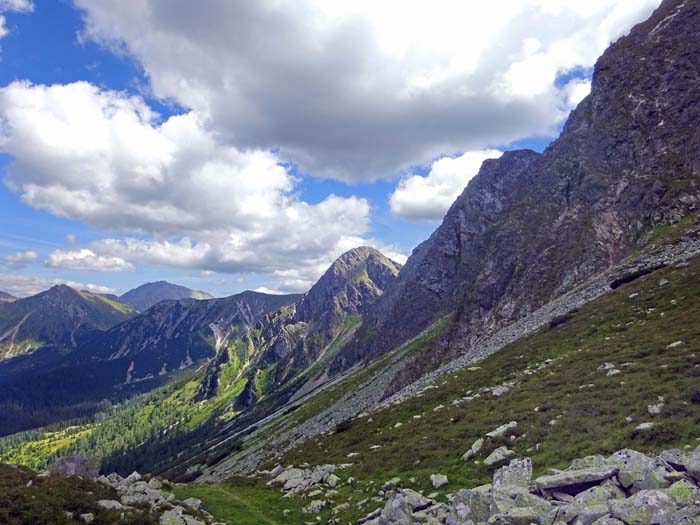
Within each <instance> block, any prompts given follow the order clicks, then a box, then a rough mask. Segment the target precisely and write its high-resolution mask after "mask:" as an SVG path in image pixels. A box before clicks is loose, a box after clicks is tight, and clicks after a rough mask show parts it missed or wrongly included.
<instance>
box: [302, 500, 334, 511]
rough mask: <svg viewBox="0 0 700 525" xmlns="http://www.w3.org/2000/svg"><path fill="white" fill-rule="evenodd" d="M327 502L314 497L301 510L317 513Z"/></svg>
mask: <svg viewBox="0 0 700 525" xmlns="http://www.w3.org/2000/svg"><path fill="white" fill-rule="evenodd" d="M327 504H328V502H327V501H325V500H320V499H315V500H313V501H312V502H311V503H309V504H308V505H307V506H306V507H303V508H302V509H301V511H302V512H303V513H304V514H318V513H319V512H321V511H322V510H323V509H324V508H325V507H326V505H327Z"/></svg>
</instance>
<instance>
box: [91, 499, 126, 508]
mask: <svg viewBox="0 0 700 525" xmlns="http://www.w3.org/2000/svg"><path fill="white" fill-rule="evenodd" d="M97 506H98V507H100V508H101V509H105V510H123V509H124V505H122V504H121V503H120V502H118V501H116V500H113V499H101V500H99V501H98V502H97Z"/></svg>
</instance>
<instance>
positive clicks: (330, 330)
mask: <svg viewBox="0 0 700 525" xmlns="http://www.w3.org/2000/svg"><path fill="white" fill-rule="evenodd" d="M400 269H401V265H399V264H398V263H396V262H394V261H392V260H391V259H389V258H388V257H386V256H384V255H382V254H381V253H380V252H379V251H377V250H375V249H374V248H370V247H367V246H361V247H359V248H355V249H353V250H350V251H348V252H346V253H344V254H343V255H341V256H340V257H339V258H338V259H337V260H336V261H335V262H334V263H333V264H332V265H331V266H330V268H328V270H327V271H326V272H325V273H324V274H323V276H321V278H320V279H319V280H318V281H317V282H316V284H314V286H313V287H312V288H311V289H310V290H309V291H308V293H306V294H305V295H304V296H303V297H301V298H300V299H299V300H298V301H297V302H296V303H295V304H293V305H290V306H288V307H286V308H281V309H279V310H277V311H275V312H273V313H271V314H269V315H267V316H265V317H264V318H263V319H261V320H260V322H259V323H258V324H257V325H256V327H255V330H256V332H257V334H258V335H257V336H255V337H254V338H253V340H252V345H253V346H254V347H255V348H256V349H257V351H258V352H259V355H258V357H257V358H256V364H255V366H254V367H253V368H252V369H251V372H250V373H249V375H250V379H249V381H248V385H246V389H245V390H244V391H243V393H242V394H241V396H242V397H241V398H240V399H238V400H236V401H235V405H236V406H237V407H244V406H249V405H250V404H251V401H252V402H254V401H255V399H256V398H255V392H254V391H253V383H254V382H255V374H256V373H257V372H258V371H261V370H263V369H270V370H272V373H271V374H268V379H267V380H268V381H269V382H270V384H274V385H280V384H283V383H285V382H286V381H288V380H289V379H290V378H291V377H293V376H294V375H295V374H296V373H297V372H298V371H300V370H303V369H305V368H306V367H308V366H309V365H311V364H313V363H314V362H316V361H317V360H318V359H319V358H320V357H321V356H322V355H323V352H324V351H326V350H327V349H328V346H329V345H330V344H331V343H332V342H333V341H334V339H335V338H336V337H338V336H339V335H340V334H341V332H342V331H343V329H344V328H345V327H346V326H347V322H348V320H350V319H351V318H352V317H356V318H359V317H361V316H364V314H365V313H366V312H367V310H368V309H369V308H370V307H371V305H372V304H374V302H375V301H376V300H377V299H378V298H379V297H380V296H381V295H382V294H383V293H384V291H385V290H387V289H388V288H390V286H391V285H392V284H393V283H394V282H395V281H396V279H397V275H398V273H399V270H400Z"/></svg>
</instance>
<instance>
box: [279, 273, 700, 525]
mask: <svg viewBox="0 0 700 525" xmlns="http://www.w3.org/2000/svg"><path fill="white" fill-rule="evenodd" d="M661 279H667V280H668V281H669V284H667V285H665V286H660V284H659V282H660V280H661ZM633 294H639V295H638V296H633V297H630V296H631V295H633ZM698 319H700V261H698V260H693V261H692V262H691V265H690V266H689V267H687V268H665V269H663V270H659V271H657V272H654V273H653V274H650V275H647V276H644V277H642V278H640V279H638V280H636V281H633V282H631V283H628V284H626V285H623V286H621V287H620V288H618V289H617V290H615V291H613V292H611V293H609V294H607V295H606V296H604V297H602V298H600V299H598V300H596V301H594V302H592V303H590V304H588V305H587V306H585V307H584V308H582V309H581V310H580V311H579V312H577V313H574V314H572V315H571V316H570V319H569V320H568V321H566V322H565V323H563V324H561V325H559V326H557V327H556V328H549V327H546V328H543V329H542V330H540V331H539V332H537V333H536V334H533V335H531V336H529V337H526V338H524V339H521V340H519V341H516V342H515V343H513V344H510V345H508V346H507V347H506V348H504V349H503V350H502V351H500V352H498V353H497V354H494V355H493V356H491V357H489V358H487V359H485V360H484V361H482V362H480V363H478V364H477V366H478V367H479V368H478V369H474V370H471V371H470V370H467V369H464V370H460V371H458V372H455V373H452V374H450V375H448V376H446V377H444V378H442V379H441V380H440V381H439V382H438V383H437V387H438V388H435V389H429V390H427V391H426V392H425V393H423V394H422V395H421V396H420V397H415V398H412V399H410V400H407V401H405V402H403V403H401V404H399V405H396V406H393V407H391V408H388V409H385V410H381V411H379V412H376V413H374V414H371V415H370V416H369V417H363V418H359V419H355V420H353V421H352V422H351V424H350V425H349V428H347V429H345V430H344V431H343V432H340V433H334V434H331V435H327V436H319V437H317V438H315V439H311V440H308V441H307V442H306V443H304V444H303V445H301V446H300V447H297V448H296V449H293V450H291V451H289V452H288V453H287V454H286V455H285V456H284V457H283V459H282V461H281V463H282V464H289V463H297V464H298V463H302V462H309V463H311V464H321V463H336V464H338V463H344V462H348V461H353V462H354V466H353V467H352V469H351V470H350V471H349V472H348V475H353V476H355V477H357V478H358V479H359V480H360V482H361V483H362V482H369V481H375V482H382V481H385V480H386V479H389V478H391V477H393V476H399V477H401V478H403V479H408V478H411V477H415V478H416V485H415V486H416V487H417V488H419V489H425V490H426V491H432V489H431V488H430V486H429V475H430V474H433V473H436V472H440V473H443V474H446V475H447V476H448V477H449V478H450V480H451V483H450V484H449V485H448V486H447V487H446V488H445V489H444V491H442V492H443V494H444V493H447V492H450V491H454V490H455V489H456V488H458V487H469V486H474V485H477V484H481V483H484V482H487V481H489V480H490V478H491V476H492V473H493V469H491V468H487V467H485V466H484V465H483V463H475V462H468V463H464V462H462V461H461V460H460V456H461V455H462V454H463V453H464V452H465V451H466V449H467V448H468V447H469V446H470V445H471V443H472V442H473V441H474V440H475V439H476V438H478V437H480V436H483V435H484V434H485V433H486V432H488V431H490V430H492V429H494V428H495V427H497V426H499V425H501V424H502V423H505V422H508V421H510V420H516V421H518V423H519V426H518V429H517V431H516V435H517V439H516V440H515V441H513V442H510V441H509V440H508V442H507V444H508V445H509V446H510V447H511V448H513V449H514V450H515V451H516V452H517V453H519V454H522V455H528V456H530V457H532V458H533V462H534V465H535V469H536V471H537V473H541V472H543V471H544V470H546V469H548V468H552V467H554V468H562V467H565V466H567V465H568V464H569V463H570V461H571V460H572V459H575V458H579V457H584V456H586V455H589V454H595V453H598V454H610V453H612V452H614V451H616V450H619V449H621V448H624V447H631V448H635V449H637V450H641V451H645V452H650V453H651V452H658V451H660V450H663V449H665V448H672V447H674V446H683V445H691V446H695V445H696V444H698V442H697V441H696V440H697V438H698V437H700V405H698V404H695V403H693V402H692V399H693V394H694V392H696V390H698V389H700V381H699V379H700V343H699V341H700V339H699V338H700V323H698ZM676 341H683V344H681V345H678V346H675V347H669V345H670V344H672V343H674V342H676ZM546 359H554V362H553V363H552V364H551V365H549V366H548V367H546V368H544V369H543V370H541V371H539V372H535V373H533V374H532V375H529V376H521V375H520V374H522V372H523V371H524V370H526V369H527V368H534V367H536V366H537V365H538V364H541V363H543V362H544V361H545V360H546ZM605 362H611V363H614V364H615V365H616V366H617V367H618V368H619V369H620V370H622V373H621V374H619V375H616V376H612V377H608V376H607V375H606V372H605V371H599V370H598V367H599V366H600V365H601V364H603V363H605ZM625 363H633V364H629V365H627V366H622V365H623V364H625ZM516 377H520V379H519V380H520V381H521V383H520V384H519V385H518V386H516V387H514V388H513V389H512V390H510V391H509V392H508V393H506V394H505V395H503V396H502V397H501V398H499V399H495V398H493V397H491V396H490V395H483V396H481V397H479V398H477V399H474V400H472V401H462V402H460V404H458V405H452V402H453V401H454V400H456V399H460V398H462V397H465V396H466V395H467V393H468V392H471V393H476V392H477V391H478V390H479V389H480V388H481V387H492V386H496V385H498V384H500V383H502V382H503V381H507V380H511V379H513V378H516ZM588 384H594V385H595V386H594V387H590V388H589V387H584V388H580V387H582V386H583V385H588ZM659 396H663V397H664V398H665V400H666V401H665V402H666V406H665V407H664V410H663V411H662V413H661V414H660V415H658V416H650V415H649V414H648V412H647V406H648V405H650V404H654V403H656V402H657V399H658V397H659ZM440 405H443V408H441V409H438V410H437V411H435V410H434V409H435V408H436V407H438V406H440ZM414 416H420V418H418V419H415V418H414ZM628 416H629V417H631V418H632V421H630V422H628V421H626V419H625V418H626V417H628ZM553 420H555V421H557V423H556V424H554V425H551V424H550V421H553ZM645 421H653V422H654V423H655V425H656V426H655V428H654V430H652V431H649V432H641V433H640V432H636V431H635V427H636V426H637V425H638V424H639V423H642V422H645ZM396 423H401V426H400V427H399V428H394V427H395V425H396ZM501 444H504V443H503V442H492V443H489V444H488V445H487V447H486V449H485V450H484V452H483V454H482V455H485V454H488V453H489V452H490V451H491V450H492V449H494V448H495V447H497V446H499V445H501ZM372 445H380V446H381V448H379V449H376V450H370V446H372ZM538 445H539V446H538ZM351 452H356V453H360V456H358V457H355V458H353V459H351V460H348V459H347V454H349V453H351ZM343 518H344V519H345V516H343Z"/></svg>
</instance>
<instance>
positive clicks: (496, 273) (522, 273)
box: [333, 0, 700, 381]
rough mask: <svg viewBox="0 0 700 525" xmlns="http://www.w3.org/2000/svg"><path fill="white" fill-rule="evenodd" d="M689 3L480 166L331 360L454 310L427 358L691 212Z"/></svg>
mask: <svg viewBox="0 0 700 525" xmlns="http://www.w3.org/2000/svg"><path fill="white" fill-rule="evenodd" d="M699 10H700V6H698V4H697V2H690V1H688V2H682V1H676V0H674V1H666V2H663V3H662V5H661V6H660V7H659V8H658V9H657V11H656V12H655V13H654V15H653V16H652V17H651V18H650V19H649V20H648V21H646V22H644V23H642V24H639V25H637V26H636V27H635V28H633V29H632V31H631V32H630V34H629V35H628V36H625V37H622V38H621V39H620V40H618V41H617V42H615V43H613V44H612V45H611V46H610V47H609V48H608V50H607V51H606V52H605V53H604V54H603V55H602V56H601V57H600V59H599V60H598V62H597V63H596V66H595V70H594V74H593V82H592V88H591V93H590V95H589V96H588V97H586V98H585V99H584V100H583V101H582V102H581V103H580V104H579V105H578V107H577V108H576V109H575V110H574V111H573V112H572V113H571V115H570V116H569V118H568V120H567V122H566V124H565V126H564V129H563V131H562V134H561V136H560V137H559V139H557V140H556V141H555V142H554V143H552V144H551V145H550V146H549V147H548V148H547V149H546V150H545V151H544V153H542V154H538V153H535V152H532V151H510V152H506V153H505V154H504V155H503V156H502V157H501V158H500V159H497V160H487V161H486V162H484V164H483V166H482V168H481V170H480V172H479V174H478V175H477V176H476V177H475V178H474V179H473V180H472V181H471V182H470V183H469V185H468V186H467V187H466V188H465V190H464V192H463V193H462V195H461V196H460V197H459V198H458V199H457V201H456V202H455V203H454V204H453V205H452V207H451V208H450V210H449V211H448V212H447V214H446V216H445V219H444V221H443V223H442V224H441V225H440V227H439V228H438V229H437V230H436V231H435V233H433V235H432V236H431V237H430V238H429V239H428V240H427V241H425V242H424V243H422V244H421V245H419V246H418V247H417V248H416V249H415V250H414V252H413V254H412V255H411V257H409V259H408V261H407V263H406V265H405V267H404V269H403V270H402V272H401V274H400V275H399V279H398V281H397V283H396V285H395V286H392V287H391V289H390V290H388V291H387V293H386V294H384V295H383V296H382V298H381V299H380V300H379V301H377V303H376V304H375V305H374V306H373V307H372V308H371V309H370V311H369V312H368V314H367V316H366V319H365V322H364V323H363V326H362V327H361V328H360V330H359V331H358V333H357V336H356V339H355V342H354V344H350V345H348V346H347V347H346V348H344V349H343V350H342V352H341V353H340V355H339V356H338V358H337V359H336V361H335V363H334V365H333V370H334V371H339V370H343V369H346V368H348V367H351V366H353V365H354V364H355V363H357V362H358V361H367V360H370V359H372V358H374V357H376V356H377V355H380V354H382V353H384V352H387V351H389V350H391V349H392V348H395V347H396V345H397V344H400V343H403V342H405V341H407V340H409V339H411V338H413V337H415V336H416V335H417V334H418V333H419V332H420V331H422V330H424V329H425V328H426V327H428V326H430V325H431V324H432V323H434V322H435V321H436V320H438V319H440V318H441V317H443V316H445V315H447V314H453V315H454V318H453V320H452V321H451V324H450V327H449V330H447V331H446V333H445V335H444V337H443V338H441V340H440V342H439V344H438V345H436V347H435V349H434V352H433V353H432V355H431V356H430V358H426V359H425V360H424V361H423V362H422V363H421V366H420V370H424V369H425V368H428V367H432V366H435V364H436V363H439V362H440V360H442V359H444V357H445V356H450V355H456V354H458V353H463V352H464V351H466V350H467V348H469V346H470V345H472V344H473V343H474V342H475V341H476V340H477V339H480V338H483V337H484V336H485V335H490V334H492V333H494V332H496V331H497V330H499V329H501V328H503V327H504V326H507V325H509V324H511V323H513V322H515V321H517V320H519V319H521V318H523V317H525V316H527V315H529V314H530V313H532V312H533V311H535V310H537V309H538V308H540V307H541V306H543V305H544V304H546V303H548V302H549V301H551V300H553V299H555V298H557V297H559V296H560V295H562V294H563V293H566V292H567V291H570V290H572V289H574V288H576V287H577V286H579V285H580V284H581V283H583V282H585V281H586V280H588V279H589V278H590V277H592V276H594V275H597V274H598V273H601V272H603V271H605V270H607V269H608V268H610V267H611V266H612V265H614V264H616V263H618V262H620V261H622V260H623V259H624V258H625V257H627V256H628V255H629V254H630V253H631V252H632V251H633V250H634V249H636V248H637V247H638V245H639V243H640V242H641V241H643V233H644V232H645V231H646V230H647V229H648V228H650V227H654V226H655V225H661V224H665V223H668V222H673V221H678V220H680V219H681V218H682V217H684V216H685V215H687V214H688V213H692V212H694V211H695V210H696V209H697V204H698V199H699V198H700V186H698V181H697V174H698V171H700V153H698V152H700V133H698V131H697V127H696V123H697V121H698V118H700V104H698V100H700V79H699V78H698V76H697V75H696V74H695V73H689V72H690V71H695V70H696V68H695V67H694V65H693V64H695V63H696V62H697V59H698V57H697V54H698V50H697V48H696V47H695V46H693V45H692V44H690V42H694V41H696V40H697V39H698V38H699V37H700V33H699V31H700V26H698V24H697V20H698V17H700V11H699ZM416 375H417V374H414V375H413V376H411V377H407V378H406V381H410V380H412V379H415V378H416Z"/></svg>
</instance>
